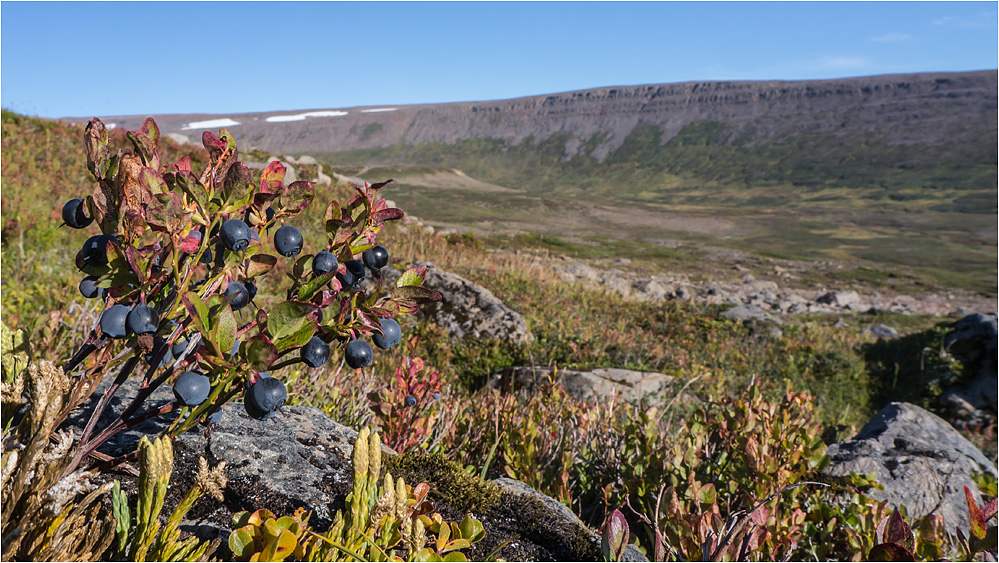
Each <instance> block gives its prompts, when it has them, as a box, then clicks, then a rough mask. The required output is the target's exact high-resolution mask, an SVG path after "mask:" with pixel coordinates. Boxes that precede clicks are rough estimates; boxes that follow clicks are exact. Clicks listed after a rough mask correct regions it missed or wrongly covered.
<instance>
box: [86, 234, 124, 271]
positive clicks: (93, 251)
mask: <svg viewBox="0 0 999 563" xmlns="http://www.w3.org/2000/svg"><path fill="white" fill-rule="evenodd" d="M110 242H118V237H116V236H114V235H95V236H92V237H90V238H88V239H87V242H85V243H83V250H82V252H83V260H84V261H85V262H86V263H87V264H88V265H90V266H105V265H107V263H108V250H107V249H108V243H110Z"/></svg>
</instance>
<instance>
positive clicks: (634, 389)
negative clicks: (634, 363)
mask: <svg viewBox="0 0 999 563" xmlns="http://www.w3.org/2000/svg"><path fill="white" fill-rule="evenodd" d="M552 374H553V370H552V368H549V367H545V366H536V367H531V366H522V367H511V368H506V369H504V370H501V371H499V372H496V373H495V374H493V376H492V378H491V379H490V386H492V387H494V388H501V389H503V390H504V391H508V392H509V391H514V390H518V389H524V388H526V389H528V390H533V389H534V388H535V387H536V386H538V385H539V384H541V383H543V382H545V381H546V380H548V379H549V378H551V377H552ZM675 381H676V378H675V377H673V376H671V375H666V374H662V373H655V372H647V371H634V370H628V369H619V368H596V369H593V370H590V371H578V370H571V369H560V370H558V382H559V383H560V384H561V385H562V386H563V387H565V389H566V390H567V391H568V392H569V393H570V394H572V395H573V396H574V397H576V398H577V399H581V400H584V401H598V402H603V401H606V400H607V399H609V398H610V397H611V396H612V395H616V396H618V397H620V398H621V399H623V400H625V401H628V402H632V403H638V402H640V401H642V400H645V401H647V402H648V403H649V404H652V405H658V406H662V405H663V404H665V403H666V402H667V401H669V400H671V399H672V398H673V394H672V393H671V390H672V388H673V386H674V383H675Z"/></svg>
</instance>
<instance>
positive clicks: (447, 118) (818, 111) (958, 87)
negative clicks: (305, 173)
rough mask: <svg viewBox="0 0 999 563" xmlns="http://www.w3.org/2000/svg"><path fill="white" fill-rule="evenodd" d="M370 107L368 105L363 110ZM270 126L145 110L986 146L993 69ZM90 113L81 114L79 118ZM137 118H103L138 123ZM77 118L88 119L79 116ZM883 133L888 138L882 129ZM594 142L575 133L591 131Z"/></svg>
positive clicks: (256, 129) (390, 128)
mask: <svg viewBox="0 0 999 563" xmlns="http://www.w3.org/2000/svg"><path fill="white" fill-rule="evenodd" d="M371 110H374V111H371ZM322 113H324V112H315V113H314V114H312V116H309V114H303V115H302V119H297V120H290V121H289V120H282V121H277V122H276V121H273V120H272V121H268V118H272V117H275V116H276V115H277V114H287V112H268V113H244V114H229V115H225V116H218V115H203V114H202V115H157V116H154V117H155V119H156V122H157V124H158V125H159V127H160V130H161V131H162V132H163V134H169V133H185V132H187V130H186V129H185V127H186V126H188V124H190V123H195V122H203V121H206V120H211V119H215V118H219V117H225V118H228V119H229V120H230V121H235V122H236V123H237V124H236V125H230V126H229V130H230V131H232V133H233V134H235V135H237V137H238V139H239V142H240V146H241V147H242V146H243V142H244V139H254V142H255V143H256V144H258V146H256V147H255V148H259V149H261V150H266V151H269V152H273V153H278V154H280V153H303V152H310V151H323V152H325V151H341V150H351V149H359V148H369V147H385V146H391V145H396V144H400V143H401V144H411V145H416V144H421V143H445V144H450V143H455V142H457V141H460V140H462V139H474V138H496V139H502V140H504V141H506V142H507V143H510V144H511V145H516V144H518V143H520V142H521V141H523V140H525V139H529V138H530V139H533V140H534V141H535V142H539V141H542V140H544V139H547V138H548V137H550V136H552V135H554V134H556V133H565V132H569V133H571V137H572V139H573V141H570V142H569V143H566V145H565V152H566V155H567V156H569V157H571V156H574V155H576V154H579V153H580V152H581V151H583V150H587V151H589V152H588V154H589V155H590V156H592V157H594V158H596V159H598V160H602V159H603V158H604V157H605V156H606V155H607V154H609V153H610V152H611V151H613V150H615V149H617V148H618V147H620V146H621V145H622V143H623V142H624V140H625V138H626V137H627V136H628V135H629V134H630V133H631V131H632V130H633V129H634V128H635V127H636V126H637V125H654V126H658V127H660V128H661V129H662V139H661V142H663V143H665V142H667V141H668V140H669V139H670V138H672V137H673V136H674V135H676V134H677V133H678V132H679V131H680V130H682V129H683V128H684V127H685V126H687V125H689V124H691V123H694V122H699V121H700V122H703V121H715V122H725V123H726V124H727V125H728V126H729V127H730V128H731V139H736V138H739V139H740V140H741V141H742V142H748V143H760V142H767V141H772V140H779V139H784V138H787V137H789V136H793V135H796V134H800V133H806V132H807V133H810V134H815V133H830V134H834V135H837V136H840V137H842V138H846V139H849V138H863V139H872V138H873V139H883V140H884V142H887V143H892V144H912V143H925V144H930V145H941V144H944V143H955V142H958V143H967V142H972V143H974V142H980V144H981V145H982V147H983V149H982V151H983V152H982V154H983V155H985V154H986V153H987V152H989V150H988V149H987V146H989V142H991V145H994V144H995V132H994V128H992V127H991V125H990V124H993V123H995V121H996V71H994V70H992V71H981V72H962V73H924V74H902V75H886V76H871V77H860V78H847V79H840V80H811V81H794V82H783V81H745V82H685V83H676V84H653V85H643V86H613V87H604V88H593V89H589V90H580V91H575V92H564V93H559V94H549V95H541V96H530V97H524V98H516V99H510V100H496V101H484V102H461V103H450V104H423V105H407V106H396V107H391V108H364V107H359V108H346V109H342V108H341V109H338V110H337V111H335V112H332V113H333V114H335V115H330V116H320V114H322ZM87 117H89V116H87ZM145 117H146V116H145V115H143V116H124V117H107V116H105V117H102V119H103V120H104V121H105V122H106V123H114V124H116V126H118V127H124V128H126V129H129V130H135V129H138V127H139V126H140V125H141V124H142V120H143V119H144V118H145ZM84 122H85V121H84ZM888 131H890V134H888ZM597 135H599V136H600V137H599V139H600V142H599V143H597V145H596V146H587V145H586V144H585V143H584V142H581V141H580V140H581V139H583V140H585V139H587V138H596V137H595V136H597Z"/></svg>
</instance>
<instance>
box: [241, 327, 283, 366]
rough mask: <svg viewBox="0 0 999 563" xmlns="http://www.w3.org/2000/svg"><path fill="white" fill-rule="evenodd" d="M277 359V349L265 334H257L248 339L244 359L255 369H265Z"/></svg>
mask: <svg viewBox="0 0 999 563" xmlns="http://www.w3.org/2000/svg"><path fill="white" fill-rule="evenodd" d="M277 359H278V351H277V348H276V347H275V346H274V344H272V343H271V340H270V338H267V335H266V334H258V335H256V336H254V337H253V338H251V339H250V342H249V344H248V345H247V347H246V361H247V362H249V364H250V367H251V368H253V369H255V370H257V371H267V370H269V369H270V368H271V365H273V364H274V362H276V361H277Z"/></svg>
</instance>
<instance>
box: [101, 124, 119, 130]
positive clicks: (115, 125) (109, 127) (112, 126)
mask: <svg viewBox="0 0 999 563" xmlns="http://www.w3.org/2000/svg"><path fill="white" fill-rule="evenodd" d="M104 126H105V127H107V128H108V129H114V128H115V127H117V126H118V124H117V123H105V124H104Z"/></svg>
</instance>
